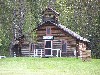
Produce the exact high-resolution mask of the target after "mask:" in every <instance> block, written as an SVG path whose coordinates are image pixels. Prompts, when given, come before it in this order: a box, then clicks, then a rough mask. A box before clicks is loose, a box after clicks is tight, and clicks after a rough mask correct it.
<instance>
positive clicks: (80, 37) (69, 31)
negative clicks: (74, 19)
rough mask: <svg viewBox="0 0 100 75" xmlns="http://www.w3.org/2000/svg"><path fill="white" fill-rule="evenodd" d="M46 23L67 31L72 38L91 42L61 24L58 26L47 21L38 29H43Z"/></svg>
mask: <svg viewBox="0 0 100 75" xmlns="http://www.w3.org/2000/svg"><path fill="white" fill-rule="evenodd" d="M46 23H51V24H53V25H55V26H57V27H58V28H60V29H62V30H63V31H65V32H66V33H68V34H70V35H71V36H73V37H75V38H76V39H78V40H81V41H84V42H90V41H89V40H87V39H86V38H84V37H82V36H80V35H79V34H77V33H75V32H74V31H72V30H70V29H69V28H66V26H64V25H61V24H56V23H53V22H51V21H46V22H42V23H41V24H39V25H38V26H37V27H36V29H38V28H39V27H41V26H42V25H44V24H46Z"/></svg>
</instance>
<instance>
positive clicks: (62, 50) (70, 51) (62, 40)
mask: <svg viewBox="0 0 100 75" xmlns="http://www.w3.org/2000/svg"><path fill="white" fill-rule="evenodd" d="M59 15H60V14H59V13H58V12H56V11H55V10H54V9H52V8H50V7H48V8H46V9H45V10H44V11H43V12H42V22H41V23H40V24H39V25H37V27H36V28H35V29H34V30H35V31H36V35H37V46H35V45H34V47H33V49H32V51H33V52H34V53H33V54H34V56H39V55H40V56H45V57H78V56H81V54H82V50H87V48H88V42H89V40H87V39H86V38H83V37H81V36H80V35H78V34H77V33H75V32H74V31H72V30H70V29H68V28H67V27H66V26H64V25H62V24H61V23H59V20H58V17H59ZM39 53H40V54H39Z"/></svg>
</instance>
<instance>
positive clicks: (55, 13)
mask: <svg viewBox="0 0 100 75" xmlns="http://www.w3.org/2000/svg"><path fill="white" fill-rule="evenodd" d="M46 10H51V11H53V12H54V13H55V14H57V15H60V14H59V13H58V12H56V10H54V9H52V8H50V7H48V8H46V9H45V10H44V11H42V14H43V13H44V12H45V11H46Z"/></svg>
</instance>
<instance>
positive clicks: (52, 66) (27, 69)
mask: <svg viewBox="0 0 100 75" xmlns="http://www.w3.org/2000/svg"><path fill="white" fill-rule="evenodd" d="M0 75H100V59H92V60H91V61H90V62H82V61H81V60H80V59H76V58H33V57H17V58H16V57H15V58H4V59H0Z"/></svg>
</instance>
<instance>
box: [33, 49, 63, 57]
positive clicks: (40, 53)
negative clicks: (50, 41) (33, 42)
mask: <svg viewBox="0 0 100 75" xmlns="http://www.w3.org/2000/svg"><path fill="white" fill-rule="evenodd" d="M34 57H61V50H60V49H51V52H50V54H46V51H45V50H44V49H34Z"/></svg>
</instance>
